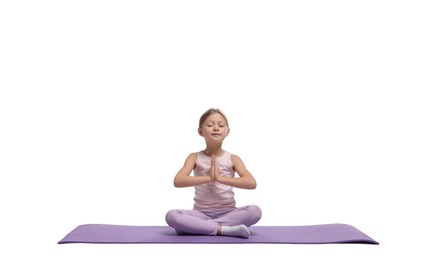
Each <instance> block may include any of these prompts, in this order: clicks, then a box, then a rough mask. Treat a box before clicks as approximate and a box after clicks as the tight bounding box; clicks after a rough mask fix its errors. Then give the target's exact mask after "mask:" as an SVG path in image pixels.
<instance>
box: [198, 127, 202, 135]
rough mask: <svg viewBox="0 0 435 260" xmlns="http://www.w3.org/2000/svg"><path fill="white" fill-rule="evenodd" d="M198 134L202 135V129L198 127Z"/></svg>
mask: <svg viewBox="0 0 435 260" xmlns="http://www.w3.org/2000/svg"><path fill="white" fill-rule="evenodd" d="M198 134H199V135H200V136H202V129H201V128H198Z"/></svg>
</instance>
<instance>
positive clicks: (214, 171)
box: [210, 154, 221, 181]
mask: <svg viewBox="0 0 435 260" xmlns="http://www.w3.org/2000/svg"><path fill="white" fill-rule="evenodd" d="M220 177H221V171H220V169H219V165H218V163H217V160H216V156H215V155H214V154H213V155H212V157H211V168H210V178H211V179H212V180H213V181H219V179H220Z"/></svg>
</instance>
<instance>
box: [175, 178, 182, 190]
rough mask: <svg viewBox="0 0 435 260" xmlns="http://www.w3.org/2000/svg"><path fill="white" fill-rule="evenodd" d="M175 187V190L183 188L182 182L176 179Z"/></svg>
mask: <svg viewBox="0 0 435 260" xmlns="http://www.w3.org/2000/svg"><path fill="white" fill-rule="evenodd" d="M174 187H175V188H180V187H183V185H182V182H181V181H180V180H179V179H174Z"/></svg>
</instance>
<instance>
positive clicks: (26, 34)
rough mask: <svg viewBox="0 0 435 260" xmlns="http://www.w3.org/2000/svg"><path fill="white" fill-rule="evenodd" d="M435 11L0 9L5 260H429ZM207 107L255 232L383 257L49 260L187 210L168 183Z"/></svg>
mask: <svg viewBox="0 0 435 260" xmlns="http://www.w3.org/2000/svg"><path fill="white" fill-rule="evenodd" d="M431 2H432V1H416V0H413V1H382V0H376V1H94V0H86V1H2V2H1V3H0V38H1V41H0V47H1V48H0V55H1V56H0V66H1V67H0V69H1V70H0V73H1V74H0V84H1V85H0V87H1V89H0V124H1V127H0V133H1V135H0V141H1V143H0V152H1V153H0V156H1V157H0V171H1V180H0V195H1V197H0V200H1V214H0V218H1V222H0V244H1V248H2V249H1V250H0V255H1V258H2V259H25V257H27V258H29V257H32V258H37V259H42V258H45V259H47V258H48V259H148V258H149V259H151V258H155V257H177V258H179V259H180V258H181V259H204V258H207V259H225V258H227V257H231V258H239V259H242V258H243V259H250V258H254V257H260V258H259V259H261V258H268V257H274V258H283V259H284V258H293V259H394V258H397V257H401V258H403V259H410V258H412V259H416V258H425V259H430V258H431V257H432V258H433V257H434V256H435V253H434V251H433V249H432V248H433V242H434V241H433V233H434V232H435V229H434V224H433V219H434V213H433V198H434V197H435V196H434V195H435V192H434V188H433V183H434V182H433V179H432V178H431V175H433V173H434V170H435V167H434V158H435V148H434V147H435V138H434V133H435V124H434V111H435V105H434V100H435V95H434V94H433V93H432V92H431V91H432V90H433V88H434V86H435V84H434V83H435V80H434V72H435V63H434V60H435V52H434V49H435V48H434V46H435V38H434V29H435V28H434V24H435V16H434V13H435V8H434V5H433V4H432V3H431ZM210 107H218V108H221V109H222V110H223V111H224V112H225V113H226V114H227V116H228V119H229V124H230V128H231V133H230V136H229V137H228V138H227V140H226V141H225V143H224V148H225V149H226V150H228V151H230V152H232V153H235V154H238V155H239V156H240V157H241V158H242V159H243V160H244V162H245V164H246V166H247V167H248V169H249V170H250V171H251V172H252V173H253V174H254V176H255V177H256V179H257V182H258V188H257V189H256V190H250V191H246V190H236V196H237V197H236V199H237V202H238V204H239V205H245V204H258V205H260V206H261V207H262V209H263V218H262V219H261V221H260V222H259V223H258V225H311V224H327V223H346V224H350V225H353V226H355V227H356V228H358V229H360V230H361V231H363V232H364V233H366V234H367V235H369V236H371V237H372V238H374V239H375V240H377V241H379V242H380V245H379V246H371V245H358V244H355V245H146V244H142V245H92V244H91V245H90V244H68V245H57V242H58V241H59V240H60V239H62V238H63V237H64V236H65V235H66V234H67V233H68V232H70V231H71V230H72V229H74V228H75V227H76V226H78V225H81V224H88V223H105V224H124V225H165V224H166V223H165V221H164V215H165V213H166V211H167V210H169V209H172V208H190V207H192V203H193V201H192V197H193V188H185V189H176V188H174V187H173V186H172V180H173V177H174V175H175V174H176V172H177V171H178V170H179V168H180V167H181V166H182V164H183V162H184V159H185V158H186V156H187V155H188V154H189V153H190V152H194V151H199V150H201V149H203V148H204V141H203V140H202V139H201V137H200V136H198V134H197V132H196V131H197V122H198V119H199V117H200V115H201V114H202V113H203V112H204V111H205V110H207V109H208V108H210Z"/></svg>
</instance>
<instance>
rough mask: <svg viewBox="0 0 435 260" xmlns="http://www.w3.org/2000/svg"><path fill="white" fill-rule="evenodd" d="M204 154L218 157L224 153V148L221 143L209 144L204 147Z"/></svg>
mask: <svg viewBox="0 0 435 260" xmlns="http://www.w3.org/2000/svg"><path fill="white" fill-rule="evenodd" d="M203 152H204V154H205V155H207V156H212V155H213V154H214V155H215V156H216V157H218V156H220V155H222V154H223V153H224V150H223V149H222V146H221V145H218V146H209V145H207V147H206V148H205V149H204V151H203Z"/></svg>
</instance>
